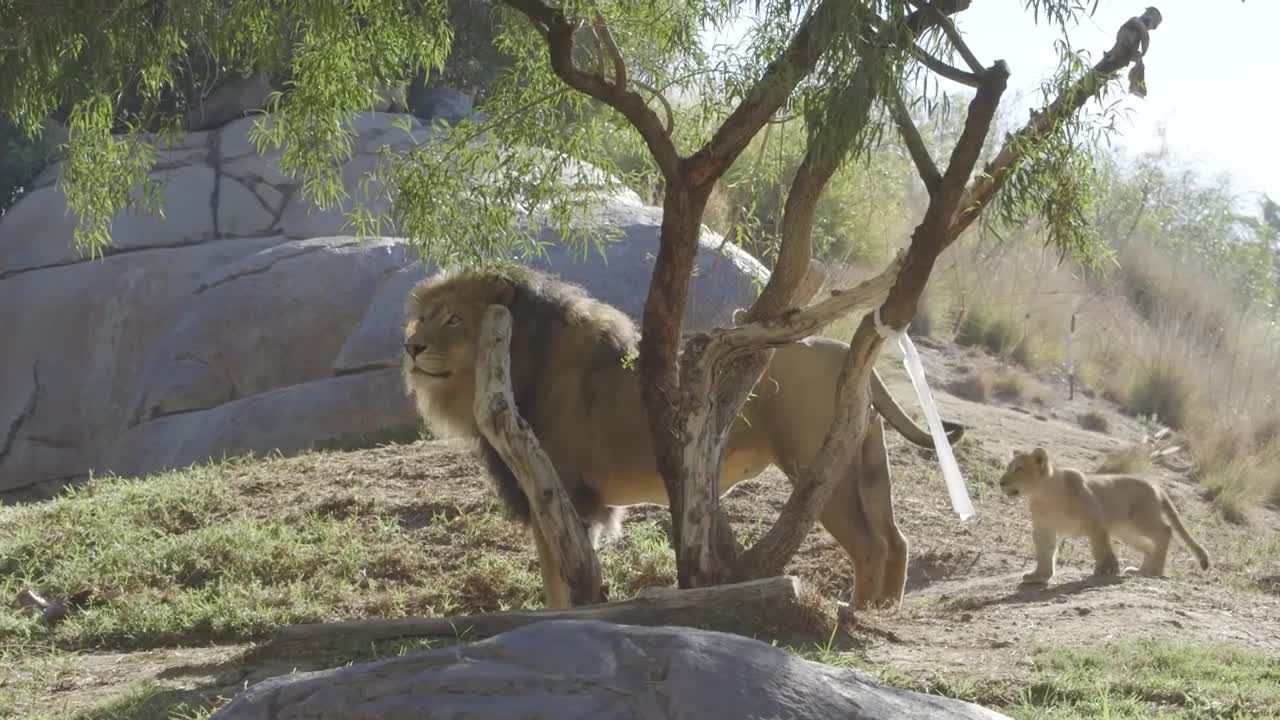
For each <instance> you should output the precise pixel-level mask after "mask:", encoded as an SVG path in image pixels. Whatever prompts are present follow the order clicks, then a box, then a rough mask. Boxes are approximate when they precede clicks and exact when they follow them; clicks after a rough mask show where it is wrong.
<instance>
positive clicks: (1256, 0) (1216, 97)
mask: <svg viewBox="0 0 1280 720" xmlns="http://www.w3.org/2000/svg"><path fill="white" fill-rule="evenodd" d="M1086 4H1088V2H1087V0H1086ZM1148 4H1154V5H1155V6H1156V7H1158V8H1160V12H1161V14H1162V15H1163V16H1164V21H1163V22H1162V23H1161V24H1160V27H1159V28H1158V29H1157V30H1155V31H1154V32H1152V33H1151V48H1150V50H1149V51H1148V53H1147V61H1146V66H1147V67H1146V80H1147V97H1146V98H1145V99H1142V98H1137V97H1133V96H1128V98H1127V99H1126V100H1125V101H1124V107H1125V108H1128V111H1127V112H1125V113H1124V115H1122V116H1121V118H1120V122H1119V124H1118V130H1119V132H1118V133H1117V134H1116V135H1115V136H1113V138H1112V142H1113V144H1114V145H1117V146H1119V147H1122V148H1126V150H1127V151H1128V152H1129V153H1136V152H1140V151H1142V150H1145V149H1148V148H1151V147H1154V146H1156V145H1157V144H1158V143H1159V139H1158V137H1157V131H1158V128H1159V127H1160V126H1161V125H1163V126H1164V128H1165V132H1166V137H1167V139H1168V143H1169V146H1170V148H1171V150H1172V152H1173V153H1174V155H1175V157H1176V158H1177V159H1178V160H1179V161H1180V162H1183V163H1185V164H1187V165H1190V166H1192V167H1194V168H1195V169H1197V170H1198V171H1200V172H1201V173H1202V174H1203V175H1205V176H1206V177H1212V176H1216V175H1218V174H1220V173H1224V172H1225V173H1229V174H1230V175H1231V176H1232V183H1233V185H1234V187H1235V188H1236V190H1237V191H1240V192H1243V193H1258V192H1267V193H1269V194H1270V195H1271V197H1272V198H1274V199H1278V200H1280V140H1277V137H1278V136H1277V128H1278V127H1280V125H1278V124H1280V112H1278V111H1280V81H1278V80H1277V79H1276V74H1275V70H1276V68H1277V67H1280V61H1277V58H1278V57H1280V53H1278V52H1277V46H1276V45H1274V44H1273V43H1277V44H1280V40H1278V39H1277V38H1276V35H1275V32H1276V28H1280V0H1244V1H1243V2H1241V0H1125V1H1123V2H1121V1H1119V0H1101V1H1100V2H1099V4H1098V10H1097V12H1096V13H1094V14H1093V16H1092V17H1086V18H1084V19H1083V20H1082V21H1081V22H1080V23H1079V24H1078V25H1077V26H1076V27H1074V28H1071V32H1070V38H1071V44H1072V45H1073V46H1074V47H1075V48H1077V49H1084V50H1087V51H1088V52H1089V54H1090V58H1091V59H1092V60H1094V61H1096V60H1097V59H1098V58H1099V57H1100V56H1101V54H1102V52H1103V51H1104V50H1106V49H1107V48H1109V47H1110V46H1111V44H1112V42H1113V40H1114V39H1115V32H1116V30H1117V29H1118V28H1119V27H1120V25H1121V24H1122V23H1123V22H1124V21H1125V19H1127V18H1129V17H1130V16H1133V15H1138V14H1141V12H1142V10H1143V9H1144V8H1145V7H1146V6H1147V5H1148ZM1025 5H1026V0H973V4H972V6H971V7H970V9H969V10H966V11H964V12H963V13H960V14H959V15H957V16H956V23H957V25H958V26H959V27H960V29H961V30H962V31H963V32H964V34H965V38H966V40H967V41H968V43H969V46H970V47H971V48H972V49H973V51H974V53H975V54H977V56H978V59H979V60H981V61H982V62H983V63H984V64H987V65H989V64H991V63H992V62H993V61H995V60H996V59H998V58H999V59H1003V60H1004V61H1005V62H1006V63H1008V65H1009V69H1010V70H1011V72H1012V77H1011V78H1010V80H1009V87H1008V90H1006V92H1005V101H1004V105H1012V106H1014V107H1016V108H1017V110H1016V111H1015V112H1014V113H1013V115H1012V117H1015V118H1025V117H1026V115H1027V110H1026V108H1027V107H1028V106H1030V105H1031V104H1032V103H1035V104H1039V91H1038V85H1039V83H1040V82H1041V81H1042V80H1044V79H1045V78H1048V77H1049V76H1050V75H1051V74H1052V72H1053V70H1054V68H1055V67H1056V61H1057V55H1056V54H1055V51H1054V40H1055V39H1057V38H1058V37H1059V31H1058V29H1057V28H1056V27H1054V26H1052V25H1049V24H1048V23H1046V22H1045V21H1044V19H1043V18H1041V22H1040V24H1039V25H1037V24H1036V22H1035V20H1034V19H1033V18H1032V14H1031V12H1030V11H1029V10H1025V9H1024V8H1025ZM746 27H748V25H747V24H746V23H745V22H742V23H739V24H738V26H737V27H735V28H732V29H727V30H726V31H725V32H723V33H719V34H716V35H715V36H714V41H715V42H722V43H724V42H729V41H730V40H732V39H736V38H737V37H740V36H741V35H740V33H742V32H743V30H744V29H745V28H746ZM704 38H705V39H706V40H707V41H711V39H712V36H711V35H709V34H708V35H704ZM944 87H947V85H944ZM950 87H951V88H954V89H955V90H960V89H962V88H961V87H960V86H958V85H952V86H950ZM1245 205H1246V208H1244V209H1247V210H1250V211H1252V210H1255V208H1256V207H1257V206H1256V203H1254V202H1251V201H1246V203H1245Z"/></svg>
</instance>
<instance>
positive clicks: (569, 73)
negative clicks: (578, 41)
mask: <svg viewBox="0 0 1280 720" xmlns="http://www.w3.org/2000/svg"><path fill="white" fill-rule="evenodd" d="M503 2H505V3H506V4H507V5H509V6H510V7H512V8H514V9H516V10H518V11H520V12H521V13H523V14H524V15H525V16H526V17H528V18H529V19H530V20H531V21H533V23H534V25H535V26H538V25H541V26H542V27H545V28H546V30H547V33H546V36H547V48H548V50H549V51H550V55H551V68H552V69H553V70H554V71H555V73H556V75H557V76H558V77H559V78H560V79H561V80H563V81H564V82H565V84H566V85H568V86H569V87H571V88H573V89H575V90H577V91H579V92H582V93H585V94H587V95H590V96H591V97H593V98H595V99H597V100H600V101H602V102H604V103H605V104H607V105H609V106H610V107H612V108H613V109H615V110H617V111H618V112H619V113H622V116H623V117H625V118H626V119H627V121H628V122H630V123H631V125H632V127H634V128H635V129H636V130H637V131H638V132H639V133H640V137H642V138H643V139H644V141H645V145H646V146H648V148H649V152H650V153H652V154H653V158H654V161H655V162H656V163H657V165H658V169H659V170H661V171H662V175H663V177H664V178H665V179H666V180H667V182H668V183H670V182H674V181H676V180H678V179H679V178H680V176H681V167H680V164H681V162H680V155H679V153H678V152H677V151H676V146H675V143H674V142H672V140H671V137H670V136H669V135H668V134H667V132H666V130H665V129H664V128H663V125H662V121H661V120H660V119H659V118H658V115H657V113H655V112H654V111H653V109H652V108H650V107H649V104H648V103H647V102H646V101H645V99H644V98H643V97H641V96H640V95H639V94H638V93H636V92H633V91H630V90H627V89H626V87H625V86H616V85H614V84H613V83H610V82H609V81H607V80H605V78H604V77H602V76H599V75H596V74H594V73H589V72H584V71H583V70H581V69H579V68H578V67H577V65H575V64H574V61H573V55H574V42H575V41H574V33H575V32H576V31H577V29H578V22H577V21H576V20H572V19H570V18H567V17H565V15H564V13H563V11H561V10H560V9H559V8H554V7H552V6H550V5H548V4H547V3H545V2H542V1H541V0H503ZM609 42H612V38H611V37H610V39H609ZM614 48H615V49H616V45H615V46H614ZM620 60H621V58H620V57H619V62H618V63H616V64H615V66H614V71H615V80H616V78H617V75H616V73H617V72H619V68H620V67H621V65H622V64H621V62H620ZM622 72H623V73H624V74H623V75H622V77H623V80H624V81H625V70H624V71H622Z"/></svg>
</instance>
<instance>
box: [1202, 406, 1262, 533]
mask: <svg viewBox="0 0 1280 720" xmlns="http://www.w3.org/2000/svg"><path fill="white" fill-rule="evenodd" d="M1233 420H1234V421H1231V420H1228V421H1226V422H1223V418H1221V417H1217V416H1215V415H1214V414H1212V413H1206V414H1205V415H1203V416H1198V417H1197V418H1196V425H1195V427H1196V429H1195V430H1194V431H1193V432H1192V433H1190V436H1191V439H1192V442H1191V452H1192V456H1193V457H1194V459H1195V461H1196V467H1197V470H1198V475H1199V479H1200V483H1201V484H1202V485H1203V486H1204V488H1205V491H1206V493H1207V494H1208V495H1209V497H1210V498H1211V499H1212V500H1213V504H1214V506H1215V507H1216V508H1217V509H1218V511H1219V512H1220V513H1221V514H1222V516H1223V517H1224V518H1226V519H1227V520H1230V521H1232V522H1243V521H1244V518H1245V511H1246V510H1247V509H1248V508H1250V507H1252V506H1254V505H1257V504H1259V503H1262V502H1266V501H1272V502H1274V501H1277V500H1280V438H1276V437H1274V436H1273V437H1270V438H1268V439H1266V440H1265V441H1263V442H1259V441H1258V437H1259V433H1258V431H1257V429H1256V428H1254V427H1252V426H1251V425H1250V424H1249V423H1248V421H1247V418H1243V417H1237V418H1234V419H1233Z"/></svg>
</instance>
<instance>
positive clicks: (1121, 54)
mask: <svg viewBox="0 0 1280 720" xmlns="http://www.w3.org/2000/svg"><path fill="white" fill-rule="evenodd" d="M1133 22H1134V20H1133V19H1131V20H1129V21H1127V22H1126V23H1125V25H1124V26H1122V27H1121V29H1120V32H1118V33H1117V35H1116V42H1115V45H1114V46H1113V47H1112V48H1111V49H1110V50H1108V51H1107V52H1106V53H1105V54H1104V55H1103V57H1102V59H1101V60H1099V61H1098V63H1097V64H1096V65H1094V66H1093V68H1092V69H1090V70H1089V72H1087V73H1085V74H1084V76H1083V77H1081V78H1080V79H1079V80H1077V81H1076V82H1074V83H1072V85H1071V86H1070V87H1069V88H1067V89H1066V90H1064V91H1063V92H1062V94H1061V95H1059V96H1058V97H1056V98H1054V100H1053V102H1051V103H1049V105H1048V106H1046V107H1045V108H1044V109H1042V110H1041V111H1040V112H1038V113H1032V116H1031V120H1030V121H1029V122H1028V123H1027V124H1026V125H1025V126H1023V127H1022V129H1021V130H1019V131H1018V132H1016V133H1014V134H1013V135H1011V136H1010V137H1009V138H1008V139H1007V140H1006V141H1005V143H1004V145H1003V146H1002V147H1001V148H1000V152H999V153H997V154H996V157H995V160H993V161H991V163H990V164H988V165H987V167H986V169H985V172H984V173H983V174H982V175H981V176H979V177H978V178H977V179H975V180H974V182H973V185H972V186H971V187H970V188H969V189H968V190H966V191H965V193H964V197H963V199H962V200H961V201H960V205H959V212H958V213H957V215H956V217H955V218H954V220H953V221H952V223H951V225H950V228H949V229H948V232H947V242H948V243H950V242H952V241H953V240H955V238H957V237H959V236H960V233H962V232H964V231H965V229H966V228H968V227H969V226H970V225H972V224H973V221H974V220H976V219H977V218H978V216H979V215H980V214H981V213H982V211H983V210H984V209H985V208H986V207H987V205H988V204H990V202H991V198H993V197H994V196H995V194H996V193H997V192H998V191H999V190H1000V188H1002V187H1004V184H1005V182H1006V181H1008V179H1009V172H1010V170H1011V169H1012V168H1013V166H1014V164H1015V163H1017V162H1018V161H1020V160H1021V159H1022V157H1023V155H1024V153H1025V151H1024V149H1023V148H1025V147H1026V146H1027V145H1028V144H1030V143H1034V142H1035V141H1036V140H1038V139H1040V138H1043V137H1045V136H1047V135H1049V134H1050V133H1052V132H1054V130H1055V129H1056V128H1057V126H1058V123H1060V122H1062V121H1063V120H1064V119H1066V118H1067V117H1069V116H1071V115H1073V114H1074V113H1076V112H1078V111H1079V110H1080V108H1082V107H1084V104H1085V103H1087V102H1088V101H1089V100H1090V99H1091V98H1093V97H1094V96H1095V95H1097V94H1098V93H1099V92H1100V91H1101V90H1102V88H1103V87H1105V86H1106V84H1107V82H1108V81H1110V80H1111V79H1112V77H1113V74H1114V73H1116V72H1118V71H1119V70H1122V69H1124V68H1125V67H1126V66H1127V65H1129V63H1130V62H1132V61H1133V60H1134V59H1137V58H1140V57H1141V51H1142V49H1143V46H1144V45H1145V43H1146V42H1147V40H1148V37H1147V35H1146V32H1141V33H1139V32H1126V31H1125V28H1126V27H1128V26H1129V25H1130V24H1131V23H1133Z"/></svg>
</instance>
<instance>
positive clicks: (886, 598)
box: [850, 411, 910, 607]
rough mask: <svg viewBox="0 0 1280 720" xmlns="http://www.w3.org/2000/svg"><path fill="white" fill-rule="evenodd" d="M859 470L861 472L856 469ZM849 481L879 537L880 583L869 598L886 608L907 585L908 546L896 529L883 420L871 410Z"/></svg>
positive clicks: (874, 533) (899, 599)
mask: <svg viewBox="0 0 1280 720" xmlns="http://www.w3.org/2000/svg"><path fill="white" fill-rule="evenodd" d="M859 470H861V473H858V471H859ZM850 472H851V474H852V475H853V477H851V478H850V480H853V481H855V482H857V481H858V476H859V474H860V475H861V481H860V482H859V484H858V489H859V492H860V493H861V494H862V507H863V510H864V513H865V515H866V517H867V520H869V521H870V523H871V532H872V534H873V535H875V536H878V537H879V538H880V539H882V540H883V542H884V546H883V550H882V551H881V553H880V554H879V555H877V556H875V557H873V558H872V560H873V562H875V561H876V560H877V559H878V561H879V565H880V567H881V570H880V583H879V587H878V588H877V589H876V590H877V591H876V592H875V594H874V595H873V596H872V598H871V600H872V602H874V603H875V604H877V605H880V606H883V607H888V606H893V605H897V604H899V603H901V602H902V596H903V594H904V593H905V592H906V586H907V562H908V557H909V551H910V548H909V545H908V542H907V536H906V535H903V534H902V530H900V529H899V528H898V520H897V517H896V515H895V514H894V507H893V475H892V472H891V471H890V469H889V453H888V451H887V450H886V449H885V444H884V422H883V420H881V418H880V415H879V414H877V413H876V412H875V411H872V412H871V416H870V417H868V418H867V433H866V436H865V437H864V438H863V440H862V467H861V468H850Z"/></svg>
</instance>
